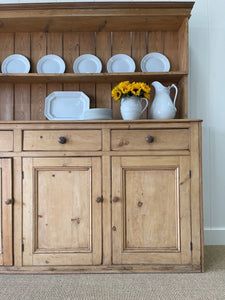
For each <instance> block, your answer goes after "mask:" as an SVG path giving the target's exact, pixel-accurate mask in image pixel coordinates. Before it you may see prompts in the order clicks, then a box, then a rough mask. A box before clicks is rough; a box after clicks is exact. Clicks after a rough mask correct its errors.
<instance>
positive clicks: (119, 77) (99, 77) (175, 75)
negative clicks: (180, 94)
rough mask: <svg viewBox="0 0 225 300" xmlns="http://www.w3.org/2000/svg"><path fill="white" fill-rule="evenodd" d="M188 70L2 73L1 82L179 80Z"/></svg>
mask: <svg viewBox="0 0 225 300" xmlns="http://www.w3.org/2000/svg"><path fill="white" fill-rule="evenodd" d="M187 75H188V72H159V73H158V72H155V73H145V72H135V73H99V74H93V73H87V74H73V73H66V74H36V73H28V74H0V83H3V82H4V83H5V82H8V83H24V82H26V83H53V82H60V83H75V82H77V83H80V82H91V83H110V82H119V81H125V80H129V81H147V82H151V81H154V80H161V81H164V82H165V81H175V82H177V81H179V80H180V79H181V78H183V77H184V76H187Z"/></svg>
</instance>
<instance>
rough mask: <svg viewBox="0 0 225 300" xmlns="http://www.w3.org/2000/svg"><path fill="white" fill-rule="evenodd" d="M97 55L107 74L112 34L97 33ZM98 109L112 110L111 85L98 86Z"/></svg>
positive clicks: (101, 84) (100, 84) (102, 84)
mask: <svg viewBox="0 0 225 300" xmlns="http://www.w3.org/2000/svg"><path fill="white" fill-rule="evenodd" d="M96 55H97V57H98V58H99V59H100V60H101V62H102V72H107V67H106V66H107V61H108V60H109V59H110V57H111V33H110V32H97V33H96ZM96 107H100V108H101V107H103V108H111V84H110V83H98V84H96Z"/></svg>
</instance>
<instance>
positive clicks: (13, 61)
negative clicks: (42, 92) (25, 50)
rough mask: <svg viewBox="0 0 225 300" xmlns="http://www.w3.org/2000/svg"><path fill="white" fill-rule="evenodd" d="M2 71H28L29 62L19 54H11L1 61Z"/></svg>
mask: <svg viewBox="0 0 225 300" xmlns="http://www.w3.org/2000/svg"><path fill="white" fill-rule="evenodd" d="M1 70H2V73H29V71H30V62H29V60H28V59H27V58H26V57H25V56H23V55H21V54H13V55H10V56H8V57H6V59H5V60H4V61H3V62H2V67H1Z"/></svg>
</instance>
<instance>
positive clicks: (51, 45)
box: [47, 32, 63, 95]
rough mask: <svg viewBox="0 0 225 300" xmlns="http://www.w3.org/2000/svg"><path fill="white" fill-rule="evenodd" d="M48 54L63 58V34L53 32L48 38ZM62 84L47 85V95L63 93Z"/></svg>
mask: <svg viewBox="0 0 225 300" xmlns="http://www.w3.org/2000/svg"><path fill="white" fill-rule="evenodd" d="M47 54H54V55H58V56H59V57H61V58H62V55H63V35H62V33H61V32H51V33H48V36H47ZM61 90H62V83H49V84H47V95H49V94H51V93H52V92H54V91H61Z"/></svg>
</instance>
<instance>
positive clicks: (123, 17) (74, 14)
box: [0, 1, 194, 32]
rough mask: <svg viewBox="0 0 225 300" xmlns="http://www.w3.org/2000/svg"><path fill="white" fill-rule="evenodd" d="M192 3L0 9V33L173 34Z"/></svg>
mask: <svg viewBox="0 0 225 300" xmlns="http://www.w3.org/2000/svg"><path fill="white" fill-rule="evenodd" d="M193 4H194V2H170V1H167V2H129V3H128V2H102V3H101V2H100V3H99V2H94V3H93V2H89V3H88V2H84V3H83V2H81V3H57V4H52V3H51V4H50V3H44V4H23V5H21V4H13V5H7V4H5V5H1V6H0V32H14V31H15V27H16V31H17V32H24V31H27V30H28V29H29V31H30V32H35V31H36V32H37V31H43V32H58V31H61V32H63V31H79V32H80V31H94V32H101V31H121V28H122V29H123V31H154V30H156V31H158V30H164V31H172V30H175V31H176V30H178V29H179V28H180V26H181V25H182V23H183V22H184V20H185V19H188V18H189V17H190V14H191V9H192V7H193Z"/></svg>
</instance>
